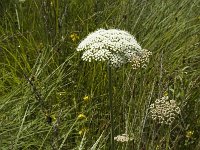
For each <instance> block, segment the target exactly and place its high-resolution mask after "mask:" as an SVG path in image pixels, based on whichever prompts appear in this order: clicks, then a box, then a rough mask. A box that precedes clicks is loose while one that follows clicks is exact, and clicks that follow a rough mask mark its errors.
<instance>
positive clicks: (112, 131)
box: [108, 65, 114, 150]
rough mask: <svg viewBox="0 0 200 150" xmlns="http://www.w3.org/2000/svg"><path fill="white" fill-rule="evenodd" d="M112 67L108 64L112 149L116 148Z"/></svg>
mask: <svg viewBox="0 0 200 150" xmlns="http://www.w3.org/2000/svg"><path fill="white" fill-rule="evenodd" d="M111 76H112V73H111V67H110V66H109V65H108V90H109V101H110V121H111V133H110V140H111V150H114V135H113V133H114V123H113V104H112V81H111V80H112V79H111Z"/></svg>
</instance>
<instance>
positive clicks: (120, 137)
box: [114, 133, 133, 142]
mask: <svg viewBox="0 0 200 150" xmlns="http://www.w3.org/2000/svg"><path fill="white" fill-rule="evenodd" d="M114 140H115V141H117V142H128V141H132V140H133V137H132V136H129V135H128V134H126V133H124V134H122V135H118V136H116V137H114Z"/></svg>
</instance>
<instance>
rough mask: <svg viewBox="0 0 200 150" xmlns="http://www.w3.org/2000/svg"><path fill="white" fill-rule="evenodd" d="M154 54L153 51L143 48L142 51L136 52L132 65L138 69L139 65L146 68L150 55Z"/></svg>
mask: <svg viewBox="0 0 200 150" xmlns="http://www.w3.org/2000/svg"><path fill="white" fill-rule="evenodd" d="M150 55H152V52H150V51H148V50H146V49H143V50H141V51H140V53H137V54H134V55H133V57H132V67H133V69H137V68H139V67H142V68H145V67H146V65H147V63H148V62H149V56H150Z"/></svg>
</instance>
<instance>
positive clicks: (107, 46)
mask: <svg viewBox="0 0 200 150" xmlns="http://www.w3.org/2000/svg"><path fill="white" fill-rule="evenodd" d="M77 51H83V55H82V59H83V60H84V61H88V62H91V61H92V60H95V61H107V62H108V63H109V65H110V66H114V67H120V66H121V65H122V64H125V63H127V62H134V61H133V60H134V58H135V57H136V56H138V57H141V56H142V55H143V49H142V48H141V46H140V45H139V44H138V43H137V41H136V39H135V38H134V36H132V35H131V34H130V33H128V32H126V31H123V30H118V29H109V30H105V29H99V30H97V31H95V32H93V33H91V34H89V35H88V36H87V37H86V38H85V39H84V40H83V41H82V42H81V43H80V44H79V45H78V47H77Z"/></svg>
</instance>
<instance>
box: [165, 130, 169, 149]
mask: <svg viewBox="0 0 200 150" xmlns="http://www.w3.org/2000/svg"><path fill="white" fill-rule="evenodd" d="M169 141H170V127H168V129H167V135H166V147H165V149H166V150H168V149H169Z"/></svg>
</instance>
